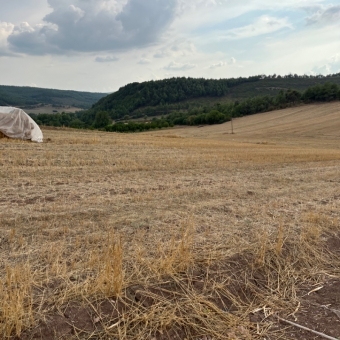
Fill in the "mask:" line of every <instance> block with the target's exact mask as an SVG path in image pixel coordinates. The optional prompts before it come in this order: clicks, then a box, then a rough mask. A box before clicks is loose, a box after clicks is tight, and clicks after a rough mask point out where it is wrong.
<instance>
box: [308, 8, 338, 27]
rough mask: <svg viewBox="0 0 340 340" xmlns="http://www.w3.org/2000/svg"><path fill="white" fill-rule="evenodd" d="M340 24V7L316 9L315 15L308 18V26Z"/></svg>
mask: <svg viewBox="0 0 340 340" xmlns="http://www.w3.org/2000/svg"><path fill="white" fill-rule="evenodd" d="M339 22H340V5H336V6H330V7H319V8H318V9H317V8H315V11H314V13H313V14H311V15H310V16H309V17H307V18H306V24H307V25H315V24H333V23H339Z"/></svg>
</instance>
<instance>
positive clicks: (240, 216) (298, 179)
mask: <svg viewBox="0 0 340 340" xmlns="http://www.w3.org/2000/svg"><path fill="white" fill-rule="evenodd" d="M331 105H335V104H331ZM319 107H320V108H321V107H322V106H319ZM325 107H327V105H326V106H324V107H322V108H323V109H324V108H325ZM332 107H333V106H329V109H330V110H331V108H332ZM307 108H309V107H306V109H307ZM300 109H301V108H300ZM333 109H334V110H336V107H335V106H334V108H333ZM327 112H328V111H327ZM327 112H322V115H323V117H327V118H324V120H325V121H322V123H320V121H321V120H322V119H321V118H319V120H317V119H318V118H317V113H316V112H314V113H313V115H314V116H315V119H316V121H317V123H315V125H319V126H320V124H324V126H326V125H327V122H326V121H327V119H328V116H327V115H325V113H327ZM286 113H287V112H286V111H285V110H283V111H281V114H284V115H286ZM278 114H280V112H274V113H272V115H273V117H276V116H275V115H278ZM298 114H303V115H306V112H304V111H303V112H302V111H301V113H296V114H294V115H291V117H294V123H291V124H292V125H294V124H295V125H294V126H295V129H296V130H298V129H299V128H300V129H301V131H302V130H303V129H306V124H305V123H304V122H305V121H304V120H303V119H301V120H300V123H297V122H298V117H297V115H298ZM320 115H321V113H320ZM259 116H261V115H259ZM314 116H313V117H314ZM267 117H269V116H267ZM333 117H334V121H333V123H332V124H330V125H329V126H331V127H333V126H335V125H336V124H338V123H339V121H340V117H339V115H336V114H335V113H334V115H333ZM336 118H337V119H338V120H336ZM248 119H249V121H248V123H249V124H253V120H254V119H255V117H247V118H242V119H240V120H236V121H241V122H242V121H243V122H244V124H246V123H247V120H248ZM257 119H260V117H257ZM287 119H288V118H287ZM313 119H314V118H313ZM284 124H290V123H289V122H288V120H285V121H284ZM299 124H300V125H299ZM279 125H280V124H279V123H278V121H276V124H275V129H276V130H275V131H274V130H273V129H274V127H271V126H269V125H268V126H267V128H263V129H262V130H261V131H262V132H261V133H260V132H259V130H257V131H256V133H251V132H249V131H248V132H247V131H246V130H243V132H241V127H240V126H241V125H239V130H236V126H237V124H236V122H235V134H234V135H231V134H224V132H222V131H224V130H223V126H224V127H226V124H223V125H221V126H211V127H203V128H195V129H193V128H187V129H182V128H181V129H171V130H170V129H169V130H165V131H157V132H152V133H140V134H129V135H123V134H116V133H104V132H96V131H77V130H50V129H49V130H45V131H43V132H44V138H45V140H47V139H49V141H48V142H46V143H43V144H33V143H30V142H23V141H16V140H9V139H1V140H0V172H1V174H0V175H1V177H0V185H1V196H0V221H1V234H0V237H1V238H0V337H2V338H4V339H23V340H28V339H44V340H46V339H47V340H48V339H149V340H163V339H196V340H199V339H201V340H203V339H204V340H213V339H235V340H237V339H244V340H245V339H262V340H264V339H267V340H268V339H322V337H320V336H317V335H313V333H311V332H310V331H302V330H299V328H297V327H295V326H291V325H288V324H286V323H284V321H282V320H281V321H280V320H279V318H278V317H280V318H282V319H285V320H288V321H292V322H295V323H297V324H300V325H303V326H306V327H307V328H309V329H312V330H315V331H318V332H322V333H324V334H327V335H328V336H330V337H334V339H336V338H339V337H340V317H339V316H340V293H339V292H340V290H339V286H340V277H339V275H340V250H339V249H340V248H339V246H340V233H339V217H340V211H339V203H340V170H339V169H340V149H339V139H338V135H337V132H336V131H335V130H332V129H330V130H329V133H328V132H327V131H326V130H322V133H321V132H320V133H316V132H315V131H317V128H316V127H313V126H312V125H309V132H308V133H307V132H306V133H305V132H304V133H303V134H299V133H297V132H296V131H295V130H292V129H291V128H289V129H285V130H284V131H283V130H282V131H281V130H280V126H279ZM244 126H245V125H244ZM244 129H245V128H244ZM282 129H283V128H282ZM193 131H195V132H193ZM196 131H200V132H199V134H200V135H197V134H198V132H196ZM201 131H203V132H201ZM209 131H210V132H209ZM237 131H238V132H237ZM270 131H272V132H271V133H270ZM280 131H281V132H280ZM312 131H314V132H313V135H310V134H311V133H312ZM338 131H339V130H338Z"/></svg>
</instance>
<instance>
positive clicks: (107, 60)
mask: <svg viewBox="0 0 340 340" xmlns="http://www.w3.org/2000/svg"><path fill="white" fill-rule="evenodd" d="M118 60H119V58H118V57H116V56H110V55H108V56H106V57H96V59H95V61H96V62H98V63H111V62H113V61H118Z"/></svg>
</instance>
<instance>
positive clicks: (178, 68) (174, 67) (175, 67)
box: [164, 61, 197, 71]
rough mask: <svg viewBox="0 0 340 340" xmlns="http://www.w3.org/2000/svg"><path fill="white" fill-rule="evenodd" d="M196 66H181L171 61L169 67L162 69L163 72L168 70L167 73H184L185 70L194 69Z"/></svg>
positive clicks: (188, 64)
mask: <svg viewBox="0 0 340 340" xmlns="http://www.w3.org/2000/svg"><path fill="white" fill-rule="evenodd" d="M196 66H197V65H195V64H190V63H187V64H181V63H177V62H175V61H172V62H171V63H170V64H169V65H167V66H165V67H164V69H165V70H169V71H185V70H190V69H191V68H195V67H196Z"/></svg>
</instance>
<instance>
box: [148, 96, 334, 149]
mask: <svg viewBox="0 0 340 340" xmlns="http://www.w3.org/2000/svg"><path fill="white" fill-rule="evenodd" d="M231 131H232V130H231V122H226V123H223V124H217V125H207V126H202V127H196V126H195V127H194V126H192V127H185V128H183V127H178V128H174V129H171V130H161V131H154V132H152V133H151V134H155V135H158V136H172V137H194V138H200V139H202V138H204V139H218V140H230V141H231V140H232V141H242V142H246V143H248V142H251V143H261V144H269V145H270V144H271V143H276V142H278V141H279V143H280V144H298V145H299V146H301V144H308V145H315V146H318V147H320V148H323V147H326V146H327V147H328V145H329V144H331V145H332V148H335V146H337V147H336V148H337V149H339V148H340V144H339V143H338V142H337V141H339V139H340V102H332V103H325V104H311V105H302V106H297V107H292V108H287V109H283V110H277V111H271V112H264V113H258V114H255V115H251V116H246V117H240V118H236V119H233V131H234V134H232V133H231ZM293 141H294V143H293Z"/></svg>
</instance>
